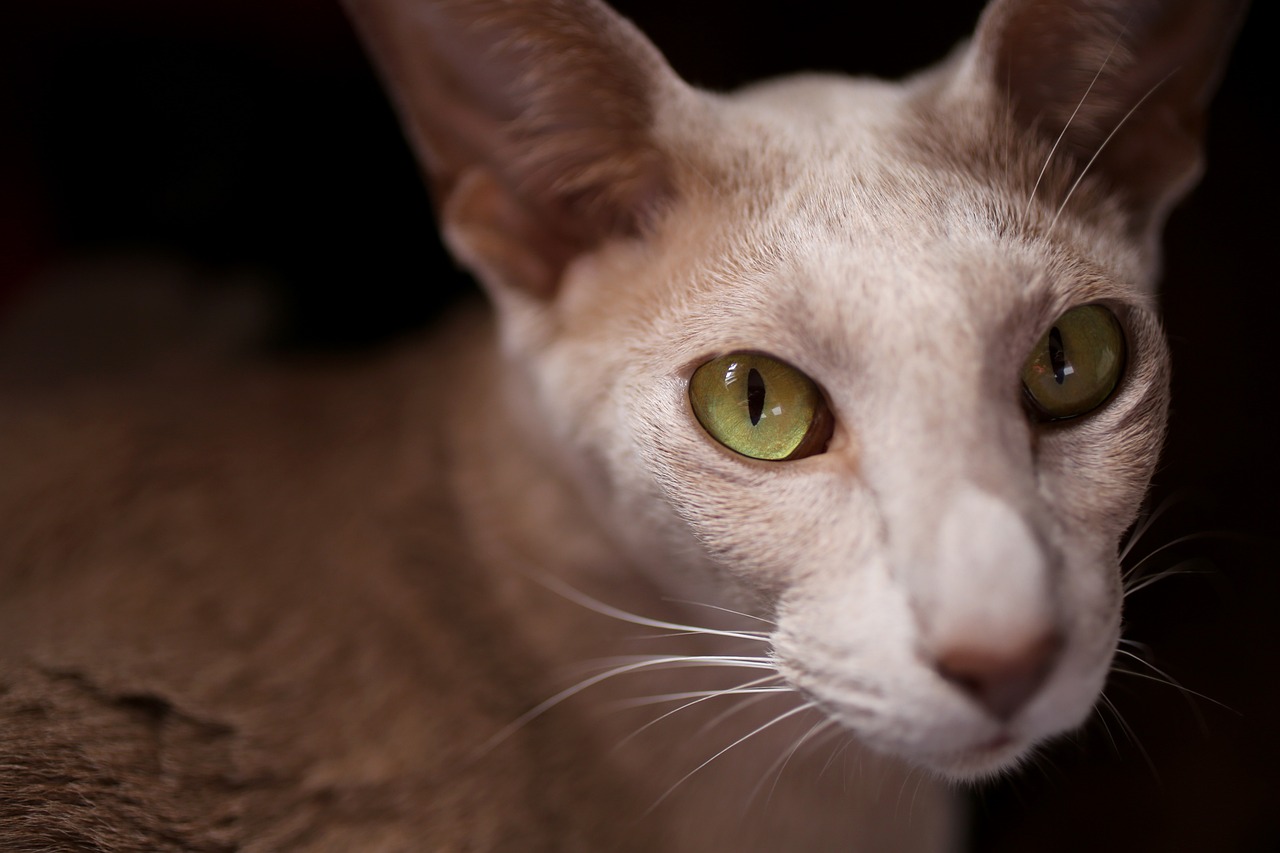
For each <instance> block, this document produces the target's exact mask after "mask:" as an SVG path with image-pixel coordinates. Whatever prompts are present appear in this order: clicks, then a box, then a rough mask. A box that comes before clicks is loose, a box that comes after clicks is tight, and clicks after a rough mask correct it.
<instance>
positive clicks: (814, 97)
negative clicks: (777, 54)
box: [678, 77, 1135, 350]
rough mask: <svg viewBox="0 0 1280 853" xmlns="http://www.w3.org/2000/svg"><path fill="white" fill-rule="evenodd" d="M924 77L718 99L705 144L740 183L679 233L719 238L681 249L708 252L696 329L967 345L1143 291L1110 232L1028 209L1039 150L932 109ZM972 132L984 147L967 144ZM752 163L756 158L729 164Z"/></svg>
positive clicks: (716, 193)
mask: <svg viewBox="0 0 1280 853" xmlns="http://www.w3.org/2000/svg"><path fill="white" fill-rule="evenodd" d="M919 88H920V87H915V88H912V87H904V86H902V85H900V84H886V83H881V82H878V81H870V80H868V81H861V80H852V81H850V80H847V79H841V78H824V77H807V78H799V79H792V80H787V81H782V82H778V83H773V84H766V85H764V86H761V87H758V88H756V89H753V90H749V91H747V92H745V93H743V94H742V95H739V96H735V99H734V100H731V101H729V102H727V105H726V106H725V107H724V109H723V110H722V113H721V115H720V121H721V122H722V124H723V126H722V127H721V133H722V134H724V136H723V138H724V139H725V140H726V142H725V144H723V145H721V146H719V147H718V148H716V149H715V150H716V151H717V152H718V156H719V157H721V158H722V163H723V164H724V172H725V173H731V174H735V175H737V176H739V177H737V178H735V179H734V180H733V181H731V182H729V183H727V184H721V185H719V186H715V185H711V184H710V183H709V184H708V185H710V186H711V190H710V191H704V192H706V193H707V195H708V196H709V197H708V198H707V199H706V201H705V206H699V208H698V210H697V212H696V214H694V215H695V216H697V217H701V218H702V219H703V220H704V222H703V223H702V224H701V227H699V226H697V225H695V224H694V223H692V222H682V223H680V225H679V226H678V228H679V230H680V231H682V232H697V231H699V230H702V229H703V228H710V230H711V231H713V232H717V233H712V234H708V235H707V236H706V237H705V238H703V239H701V240H700V242H699V245H698V246H694V247H691V251H694V252H699V251H701V252H703V253H704V255H703V257H702V258H701V259H700V260H699V262H698V264H697V269H698V270H699V273H700V274H699V275H698V276H697V277H696V278H697V279H698V280H697V281H695V282H693V284H694V290H695V293H696V294H697V295H696V298H695V299H693V300H691V301H690V304H692V305H693V306H694V313H695V314H696V315H698V316H697V317H696V318H694V325H695V326H702V327H704V328H705V329H706V331H707V332H708V333H709V334H712V335H713V336H715V337H717V338H719V337H724V336H726V335H728V336H730V337H731V336H732V335H733V334H734V332H733V331H732V330H734V329H746V328H752V327H759V333H760V334H762V335H767V336H768V337H769V338H770V339H772V340H785V339H786V338H787V337H789V336H792V335H799V336H802V338H803V340H801V341H797V347H798V348H804V349H811V348H812V346H813V344H814V343H815V342H821V341H828V342H830V344H831V346H830V347H829V348H830V349H833V350H835V349H840V348H846V347H848V346H850V345H854V344H850V343H849V342H851V341H852V342H861V343H860V345H861V346H863V347H865V346H868V345H872V344H874V343H875V342H877V341H883V342H886V343H890V344H897V345H900V346H903V347H906V346H917V345H919V344H920V343H921V341H920V340H917V339H919V338H923V339H927V340H928V341H932V342H940V343H942V344H943V345H947V346H967V345H971V344H972V345H975V346H976V345H977V343H978V342H979V341H980V340H982V339H983V338H987V337H990V334H989V333H990V332H991V331H992V330H993V329H996V330H998V329H999V328H1001V327H1010V326H1012V327H1026V328H1027V329H1028V330H1027V331H1025V332H1024V336H1025V335H1032V336H1035V335H1038V333H1039V331H1038V328H1037V327H1038V326H1039V325H1042V324H1044V323H1047V322H1049V321H1051V320H1052V319H1053V317H1054V316H1056V313H1060V312H1061V311H1062V310H1065V308H1066V307H1069V306H1070V305H1072V304H1076V303H1080V302H1085V301H1092V300H1099V299H1101V300H1114V301H1129V300H1130V299H1131V298H1132V297H1133V296H1134V295H1135V294H1134V292H1133V291H1134V290H1135V288H1134V286H1133V283H1132V282H1128V281H1126V280H1125V275H1124V273H1123V269H1124V268H1126V267H1129V266H1132V262H1131V259H1129V258H1126V257H1122V256H1120V255H1118V254H1117V253H1116V251H1117V250H1114V249H1113V247H1111V246H1110V245H1107V241H1106V240H1102V241H1100V244H1099V245H1094V243H1095V242H1099V241H1091V240H1090V238H1089V236H1088V235H1087V234H1085V231H1084V230H1082V228H1081V227H1080V224H1079V223H1077V222H1075V221H1074V220H1072V219H1070V218H1067V219H1064V221H1063V222H1062V223H1061V224H1060V226H1059V227H1058V229H1057V231H1056V233H1055V232H1054V231H1053V230H1052V229H1045V227H1044V223H1043V221H1042V217H1043V211H1042V210H1041V209H1040V208H1037V207H1035V206H1034V205H1031V204H1029V203H1028V202H1029V199H1030V196H1029V195H1028V193H1029V191H1030V189H1031V187H1032V186H1033V179H1034V178H1035V177H1036V175H1035V174H1034V173H1033V170H1034V168H1035V164H1036V163H1037V162H1041V161H1040V160H1039V158H1040V156H1041V155H1040V152H1039V151H1026V152H1024V151H1020V150H1018V149H1017V147H1016V146H1017V145H1018V141H1017V140H1006V139H1005V138H1004V137H1003V136H1002V134H999V133H993V132H992V131H991V128H989V127H975V126H973V125H975V124H977V123H978V122H981V121H982V119H981V118H976V117H970V116H966V115H965V113H964V112H963V111H956V112H955V114H953V115H946V114H931V113H930V112H929V110H927V109H922V108H921V104H920V100H921V98H920V96H919ZM965 123H968V124H969V125H970V126H961V125H964V124H965ZM726 130H728V132H726ZM974 135H985V137H986V138H987V139H988V140H989V144H988V147H987V150H979V149H978V147H977V146H971V145H968V146H967V145H965V144H964V139H966V138H967V137H970V136H974ZM949 139H950V140H951V141H953V142H954V143H955V144H952V145H951V146H950V147H948V146H947V142H948V140H949ZM1000 145H1006V146H1008V147H1009V149H1010V150H1005V151H993V150H992V149H993V148H995V147H998V146H1000ZM744 159H748V160H750V161H751V164H752V166H753V168H750V169H730V168H728V167H729V166H730V165H732V164H733V163H739V164H740V163H741V161H742V160H744ZM708 171H709V172H710V173H711V174H713V175H714V174H716V172H717V169H716V167H715V166H714V165H713V166H712V167H711V168H710V169H709V170H708ZM1027 173H1033V174H1032V175H1031V178H1028V177H1027ZM1038 217H1040V218H1038ZM1090 227H1093V226H1090ZM1085 230H1087V229H1085ZM1082 235H1083V236H1082ZM1117 245H1119V244H1117ZM1023 343H1025V342H1020V341H1016V340H1015V341H1012V342H1011V347H1012V348H1013V349H1014V350H1016V349H1017V348H1018V347H1020V346H1022V344H1023Z"/></svg>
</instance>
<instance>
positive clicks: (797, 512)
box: [509, 81, 1167, 775]
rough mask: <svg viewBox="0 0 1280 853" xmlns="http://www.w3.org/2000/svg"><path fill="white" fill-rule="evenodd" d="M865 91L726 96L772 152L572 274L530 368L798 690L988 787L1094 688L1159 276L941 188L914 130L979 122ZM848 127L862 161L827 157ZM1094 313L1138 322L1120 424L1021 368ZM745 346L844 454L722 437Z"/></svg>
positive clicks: (1116, 395)
mask: <svg viewBox="0 0 1280 853" xmlns="http://www.w3.org/2000/svg"><path fill="white" fill-rule="evenodd" d="M862 85H863V84H858V83H849V82H834V81H808V82H805V83H789V84H785V85H783V86H780V87H776V88H772V89H765V90H760V91H757V92H752V93H749V94H748V95H746V96H744V97H743V98H742V100H741V101H737V100H732V101H728V102H723V101H719V100H717V99H708V101H707V102H706V104H705V107H706V109H707V111H708V113H709V114H711V116H713V118H710V119H709V120H708V121H707V123H708V125H710V126H713V127H714V128H715V129H716V132H717V134H718V138H721V139H743V140H748V139H749V142H746V143H744V144H743V145H742V146H741V147H740V148H736V149H735V148H734V147H731V146H718V147H716V148H715V149H714V153H712V154H709V155H704V161H703V162H701V163H699V164H698V167H697V169H696V174H691V175H690V177H689V179H688V185H687V187H686V188H685V189H684V196H683V197H684V198H686V199H689V200H690V203H689V204H688V205H687V206H683V207H681V208H677V209H674V210H673V211H672V212H671V213H670V214H669V216H668V217H667V218H665V219H664V220H663V221H662V223H661V224H660V225H659V227H658V229H657V230H656V232H655V234H654V236H653V237H652V238H651V239H650V240H648V241H645V242H644V243H643V244H632V245H623V246H617V247H615V248H612V249H609V250H606V251H603V252H601V253H599V254H597V255H593V256H592V257H590V258H589V259H585V260H584V261H582V262H580V263H578V264H575V265H573V266H571V267H570V269H569V272H568V274H567V275H566V277H565V282H564V286H563V290H562V291H561V294H560V296H559V298H558V299H557V300H556V301H555V303H554V304H552V305H549V306H547V307H546V311H545V313H542V314H539V315H537V321H536V322H530V323H528V325H517V326H513V327H511V328H512V329H513V331H512V332H511V333H510V334H511V335H512V340H511V341H510V344H509V345H510V346H511V347H512V348H513V349H514V350H517V351H520V352H524V353H536V356H534V357H531V358H529V359H527V360H526V361H525V362H524V363H525V364H526V365H527V367H528V368H529V370H530V372H531V373H532V380H533V381H532V386H533V387H536V388H537V389H538V391H539V399H540V401H541V403H542V405H541V407H540V408H539V412H540V415H541V418H542V419H544V422H545V423H546V424H548V425H550V427H551V430H552V432H553V433H554V434H555V441H556V442H557V443H558V444H559V445H560V446H561V447H564V448H569V450H568V454H569V455H571V456H573V457H576V462H573V463H571V464H573V465H574V467H575V468H576V470H578V471H579V479H580V481H581V484H582V488H584V489H585V490H587V491H589V493H591V494H592V495H593V500H592V501H591V503H592V505H593V506H595V507H597V508H598V509H599V510H600V512H601V521H602V522H603V523H604V524H605V525H607V526H608V527H609V528H610V530H611V531H612V533H613V535H614V536H615V538H617V539H618V540H619V541H621V542H625V543H627V550H628V551H629V553H630V555H631V557H632V559H633V560H634V561H635V562H638V563H641V564H643V565H646V566H647V567H648V569H649V571H651V572H653V573H654V574H655V575H657V576H658V577H659V578H660V579H661V580H662V582H663V583H665V584H667V585H668V586H671V587H674V588H677V589H681V590H683V591H684V592H686V593H687V594H688V595H690V596H692V597H697V598H698V599H699V600H703V601H706V600H708V598H709V597H710V596H715V598H714V600H715V601H716V602H718V603H721V604H726V605H741V604H742V603H743V602H744V601H747V602H749V603H750V606H753V607H754V609H755V612H760V613H763V615H766V616H769V617H770V618H772V619H774V620H776V622H777V628H776V631H775V632H774V637H773V645H774V649H775V652H776V657H777V663H778V666H779V668H780V670H781V671H782V672H783V673H784V674H785V675H786V676H787V677H788V679H789V680H790V681H791V682H792V683H793V684H794V685H795V686H797V687H798V688H799V689H800V690H802V691H803V692H804V693H806V694H807V695H808V696H809V697H810V698H812V699H814V700H815V701H817V702H818V703H819V704H820V706H821V707H823V708H824V709H826V710H827V711H828V712H829V713H831V714H832V715H834V716H835V717H837V718H838V719H840V720H841V721H842V722H844V723H845V724H847V725H848V726H849V727H850V728H852V729H853V730H854V731H856V732H857V733H858V734H859V735H861V736H862V739H863V740H865V741H866V742H867V743H868V744H870V745H872V746H876V747H879V748H881V749H883V750H886V751H890V752H892V753H894V754H898V755H904V756H907V757H909V758H911V759H913V760H915V761H917V762H919V763H921V764H924V765H926V766H929V767H931V768H934V769H937V770H939V771H942V772H944V773H949V774H958V775H967V774H972V773H982V772H987V771H990V770H992V769H995V768H998V767H1000V766H1002V765H1003V764H1005V763H1006V762H1008V761H1009V760H1011V759H1013V758H1015V757H1016V756H1017V755H1019V754H1021V753H1023V752H1024V751H1025V750H1026V749H1027V748H1028V746H1029V745H1030V744H1032V743H1034V742H1035V741H1037V740H1039V739H1041V738H1043V737H1045V736H1047V735H1050V734H1055V733H1057V732H1059V731H1061V730H1063V729H1065V728H1068V727H1071V726H1074V725H1077V724H1078V723H1080V722H1081V721H1082V720H1083V718H1084V717H1085V716H1086V715H1087V714H1088V713H1089V711H1090V709H1091V708H1092V706H1093V704H1094V702H1095V700H1096V697H1097V694H1098V691H1099V690H1100V688H1101V686H1102V682H1103V680H1104V678H1105V675H1106V673H1107V670H1108V667H1109V662H1110V659H1111V655H1112V653H1113V649H1114V647H1115V641H1116V638H1117V635H1118V631H1119V622H1120V601H1121V593H1120V584H1119V573H1118V567H1117V560H1116V545H1117V541H1118V539H1119V537H1120V535H1121V534H1122V532H1123V530H1124V529H1125V527H1126V526H1127V524H1128V523H1129V521H1130V520H1131V519H1132V517H1133V515H1134V513H1135V512H1136V509H1137V506H1138V503H1139V502H1140V500H1141V497H1142V494H1143V491H1144V489H1145V484H1146V482H1147V480H1148V478H1149V476H1150V473H1151V468H1152V466H1153V464H1154V461H1155V458H1156V455H1157V451H1158V448H1159V443H1160V438H1161V434H1162V430H1163V422H1164V415H1165V405H1166V404H1165V400H1166V387H1167V374H1166V356H1165V351H1164V345H1163V341H1162V338H1161V333H1160V331H1159V326H1158V323H1157V321H1156V319H1155V317H1154V316H1153V314H1152V311H1151V304H1150V302H1151V301H1150V293H1149V288H1148V284H1147V282H1148V280H1149V273H1148V272H1147V271H1146V270H1145V269H1144V268H1143V267H1142V265H1141V262H1140V259H1139V258H1138V253H1137V252H1135V251H1133V250H1132V249H1131V248H1130V247H1128V246H1127V245H1126V244H1125V243H1123V242H1117V241H1116V240H1115V239H1114V238H1113V237H1111V236H1110V235H1112V234H1113V233H1114V231H1115V230H1116V229H1117V228H1119V227H1120V226H1121V225H1122V223H1121V222H1120V221H1119V215H1118V213H1117V214H1116V215H1115V218H1114V219H1113V220H1112V221H1105V220H1103V221H1099V222H1098V223H1096V224H1094V225H1092V226H1089V225H1082V224H1080V223H1076V222H1072V223H1070V224H1065V223H1062V222H1061V221H1060V222H1059V223H1058V226H1060V227H1062V229H1063V232H1064V233H1063V234H1061V235H1059V234H1058V232H1057V227H1055V228H1054V229H1053V231H1052V232H1051V231H1050V230H1049V229H1048V227H1047V222H1048V220H1049V219H1050V218H1051V217H1052V215H1053V206H1052V205H1050V204H1047V203H1046V205H1045V206H1046V207H1047V208H1048V209H1047V211H1037V212H1035V213H1033V214H1030V215H1028V216H1027V217H1026V218H1022V212H1023V211H1022V208H1023V207H1024V206H1025V203H1026V200H1027V199H1026V197H1025V196H1023V195H1019V194H1018V193H1019V191H1020V190H1021V189H1023V184H1024V183H1029V182H1026V181H1023V180H1021V179H1020V180H1019V181H1017V182H1014V183H1015V184H1016V185H1003V186H1000V185H992V184H990V183H985V182H982V181H980V180H978V177H977V176H976V175H975V176H972V177H969V176H965V175H963V174H961V173H958V172H957V173H953V174H947V173H945V172H943V173H940V172H939V170H938V168H937V167H936V166H935V165H934V164H933V163H931V162H929V161H927V160H923V159H921V158H920V156H919V155H918V154H916V153H914V152H917V151H920V150H922V148H923V147H927V146H922V145H920V144H919V143H918V142H914V141H913V140H911V139H910V138H909V135H910V134H913V133H920V132H930V133H938V134H944V135H945V134H948V133H950V134H952V135H954V134H955V133H956V132H957V131H956V130H954V129H948V128H947V127H946V126H945V125H946V122H945V120H944V119H942V118H938V119H937V121H936V123H935V124H934V125H933V126H931V127H927V130H926V131H922V129H921V128H922V127H926V126H925V125H922V124H921V123H920V122H918V121H914V120H913V119H912V113H913V111H915V110H916V109H918V107H919V99H920V98H922V97H924V95H923V94H922V92H921V91H920V90H919V89H905V90H899V89H893V90H886V89H885V88H883V87H880V86H872V87H871V89H870V90H869V91H863V88H862ZM928 85H930V86H932V85H934V83H929V84H928ZM837 87H838V88H837ZM805 98H810V99H814V100H817V99H824V100H827V101H828V102H830V101H833V100H841V101H844V103H843V104H842V109H840V110H838V111H837V113H838V114H839V115H840V116H842V118H841V119H839V120H836V121H828V120H824V122H823V126H821V127H817V128H813V129H803V132H798V130H797V122H800V121H803V120H804V119H803V118H802V117H801V116H798V115H791V114H789V113H788V111H787V110H784V109H783V108H782V107H781V106H778V107H777V112H776V114H774V115H771V119H773V120H775V121H776V122H777V125H776V127H768V126H761V116H764V115H770V112H769V111H770V110H771V109H774V106H773V105H775V104H781V103H796V102H799V101H803V100H804V99H805ZM788 109H789V108H788ZM739 117H742V118H744V119H746V121H744V122H743V126H741V127H735V126H734V122H735V121H738V120H739ZM951 120H954V121H960V120H962V116H961V115H960V114H956V115H953V116H952V117H951ZM678 124H679V126H680V127H682V128H686V129H687V128H689V127H691V126H692V125H691V123H690V122H689V121H682V122H680V123H678ZM752 132H753V133H752ZM748 134H752V135H750V136H749V135H748ZM859 137H862V138H864V139H866V140H867V143H868V144H866V145H858V144H857V142H858V141H859ZM837 138H839V139H844V140H852V141H853V143H854V144H853V145H851V146H849V147H847V148H844V149H841V150H840V151H839V153H836V154H833V153H832V152H830V151H829V150H824V147H825V146H827V145H829V144H830V140H831V139H837ZM872 141H874V142H875V143H876V144H874V145H872V144H870V143H871V142H872ZM673 144H679V143H673ZM684 144H686V145H689V146H690V147H692V148H695V149H698V150H703V151H707V150H708V147H707V146H701V147H699V146H697V145H691V144H690V143H689V142H685V143H684ZM1008 156H1009V157H1010V158H1011V159H1015V160H1016V159H1018V158H1017V155H1016V153H1015V152H1009V155H1008ZM1024 159H1027V160H1030V158H1024ZM744 164H745V165H744ZM797 164H813V165H811V166H810V167H808V168H801V167H799V166H798V165H797ZM735 169H736V170H737V174H738V178H737V180H736V181H735V182H733V183H732V184H723V183H716V182H715V181H714V180H713V181H712V182H711V183H709V184H708V183H703V184H702V185H701V188H700V187H699V182H698V179H697V176H698V175H701V176H703V177H704V178H705V176H708V175H722V174H729V173H730V172H732V171H733V170H735ZM743 176H751V178H752V180H750V181H748V180H746V179H745V178H744V177H743ZM1085 304H1098V305H1105V306H1107V307H1108V308H1109V309H1110V310H1112V311H1113V312H1114V313H1115V314H1116V316H1117V317H1118V318H1120V320H1121V324H1122V328H1123V334H1124V338H1125V341H1126V343H1127V363H1126V365H1125V373H1124V376H1123V377H1122V379H1121V381H1120V383H1119V385H1118V387H1117V389H1116V390H1115V392H1113V394H1112V395H1111V397H1110V398H1109V399H1108V400H1107V401H1106V403H1105V405H1103V406H1102V407H1101V408H1100V409H1098V410H1095V411H1093V412H1091V413H1089V415H1087V416H1085V417H1082V418H1078V419H1075V420H1071V421H1064V422H1062V423H1044V422H1041V421H1039V420H1038V419H1037V418H1036V417H1035V416H1034V415H1032V414H1031V413H1030V412H1029V411H1028V407H1027V405H1026V401H1025V399H1024V391H1023V388H1022V380H1021V373H1022V370H1023V366H1024V363H1025V362H1026V360H1027V357H1028V355H1029V354H1030V353H1031V352H1032V350H1033V348H1034V347H1035V346H1036V345H1037V343H1038V342H1039V341H1040V339H1041V338H1042V337H1043V336H1044V334H1045V332H1046V331H1047V330H1048V329H1049V328H1050V327H1051V326H1052V325H1053V324H1054V322H1055V321H1056V320H1057V319H1058V317H1060V316H1061V315H1062V314H1063V313H1065V312H1066V311H1067V310H1068V309H1070V308H1072V307H1074V306H1077V305H1085ZM524 319H525V320H526V321H528V320H530V319H531V317H529V316H526V317H525V318H524ZM735 352H747V353H751V352H765V353H768V354H769V355H771V356H773V357H775V358H777V359H780V360H781V361H783V362H785V363H786V364H788V365H791V366H794V367H795V368H796V369H798V370H800V371H802V372H803V373H804V374H805V375H806V376H808V377H809V378H811V379H812V380H813V381H814V382H815V383H816V385H817V386H818V388H819V389H820V392H821V394H822V397H823V401H824V403H825V405H826V406H827V407H828V408H829V410H830V413H831V417H832V424H833V426H832V430H831V436H830V440H829V442H828V443H827V445H826V448H825V451H824V452H820V453H816V454H815V455H813V456H810V457H808V458H803V459H794V460H787V461H763V460H757V459H752V458H749V457H747V456H744V455H743V454H741V453H737V452H735V451H733V450H731V449H729V448H727V447H725V446H723V445H722V444H720V443H719V442H718V441H717V440H716V439H715V438H714V437H713V436H712V435H711V434H709V433H708V431H707V430H706V429H704V427H703V426H702V425H701V423H700V422H699V420H698V418H697V417H696V413H695V411H694V410H693V406H692V404H691V402H690V394H689V383H690V378H691V376H692V375H693V373H694V371H695V370H697V369H698V368H699V367H700V366H701V365H703V364H705V363H707V362H708V361H710V360H712V359H713V358H715V357H717V356H721V355H724V354H726V353H735ZM726 590H727V591H728V592H727V595H726ZM948 660H953V661H958V663H957V664H955V666H956V667H957V668H958V669H959V670H960V673H959V674H955V673H951V672H947V671H945V670H944V669H943V667H945V666H947V663H946V661H948ZM966 678H973V679H977V680H979V682H980V683H981V686H978V687H973V686H969V685H967V684H966V683H965V681H964V679H966ZM982 679H986V681H985V682H983V681H982Z"/></svg>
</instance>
